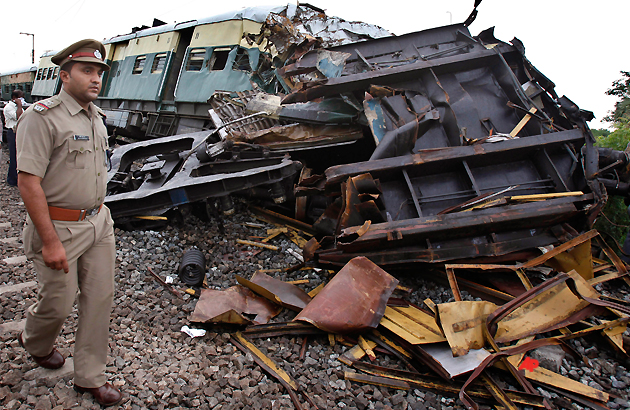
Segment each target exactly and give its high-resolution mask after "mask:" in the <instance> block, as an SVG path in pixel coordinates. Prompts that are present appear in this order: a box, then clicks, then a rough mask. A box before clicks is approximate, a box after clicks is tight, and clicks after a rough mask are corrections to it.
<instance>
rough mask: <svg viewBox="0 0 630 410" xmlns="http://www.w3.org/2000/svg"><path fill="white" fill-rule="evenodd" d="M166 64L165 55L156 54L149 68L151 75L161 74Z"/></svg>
mask: <svg viewBox="0 0 630 410" xmlns="http://www.w3.org/2000/svg"><path fill="white" fill-rule="evenodd" d="M165 64H166V53H160V54H156V55H155V57H153V66H152V67H151V72H152V73H161V72H162V71H164V65H165Z"/></svg>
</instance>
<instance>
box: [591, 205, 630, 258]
mask: <svg viewBox="0 0 630 410" xmlns="http://www.w3.org/2000/svg"><path fill="white" fill-rule="evenodd" d="M626 209H627V206H626V205H625V204H624V202H623V197H620V196H617V195H615V196H611V197H610V198H608V202H607V203H606V205H604V209H603V210H602V213H603V215H600V216H599V217H598V218H597V221H596V222H595V225H594V228H595V229H597V230H598V231H599V232H606V233H607V234H609V235H610V236H612V237H613V238H615V240H616V241H617V243H619V245H620V246H623V242H624V241H625V240H626V233H627V232H628V226H630V218H629V217H628V212H627V210H626ZM604 239H605V240H606V242H609V240H608V238H604ZM613 248H614V247H613Z"/></svg>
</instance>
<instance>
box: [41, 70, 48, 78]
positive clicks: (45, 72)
mask: <svg viewBox="0 0 630 410" xmlns="http://www.w3.org/2000/svg"><path fill="white" fill-rule="evenodd" d="M47 74H48V68H44V71H42V80H45V79H46V75H47Z"/></svg>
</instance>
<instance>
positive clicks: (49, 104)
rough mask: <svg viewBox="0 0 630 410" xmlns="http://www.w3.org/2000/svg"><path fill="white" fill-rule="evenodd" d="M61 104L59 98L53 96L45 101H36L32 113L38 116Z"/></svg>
mask: <svg viewBox="0 0 630 410" xmlns="http://www.w3.org/2000/svg"><path fill="white" fill-rule="evenodd" d="M59 104H61V100H60V99H59V96H57V95H54V96H52V97H50V98H46V99H45V100H41V101H37V102H36V103H35V104H33V111H37V112H38V113H40V114H45V113H46V112H47V111H48V110H49V109H51V108H54V107H56V106H58V105H59Z"/></svg>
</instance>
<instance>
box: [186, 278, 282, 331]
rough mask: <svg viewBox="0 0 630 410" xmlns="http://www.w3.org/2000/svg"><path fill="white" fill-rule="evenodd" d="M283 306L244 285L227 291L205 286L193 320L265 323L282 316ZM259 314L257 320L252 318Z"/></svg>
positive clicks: (192, 317)
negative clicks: (257, 294)
mask: <svg viewBox="0 0 630 410" xmlns="http://www.w3.org/2000/svg"><path fill="white" fill-rule="evenodd" d="M281 310H282V308H281V307H280V306H278V305H275V304H273V303H271V302H269V301H268V300H266V299H264V298H262V297H259V296H256V295H255V294H254V292H252V291H251V290H249V289H247V288H245V287H243V286H232V287H231V288H228V289H227V290H224V291H222V290H214V289H202V290H201V296H200V297H199V301H198V302H197V305H196V306H195V310H194V312H193V313H192V315H191V316H190V321H191V322H202V323H232V324H239V325H242V324H250V323H255V324H262V323H267V322H268V321H269V319H271V318H272V317H274V316H276V315H278V314H279V313H280V311H281ZM253 315H255V318H254V319H250V318H249V317H251V316H253Z"/></svg>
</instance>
